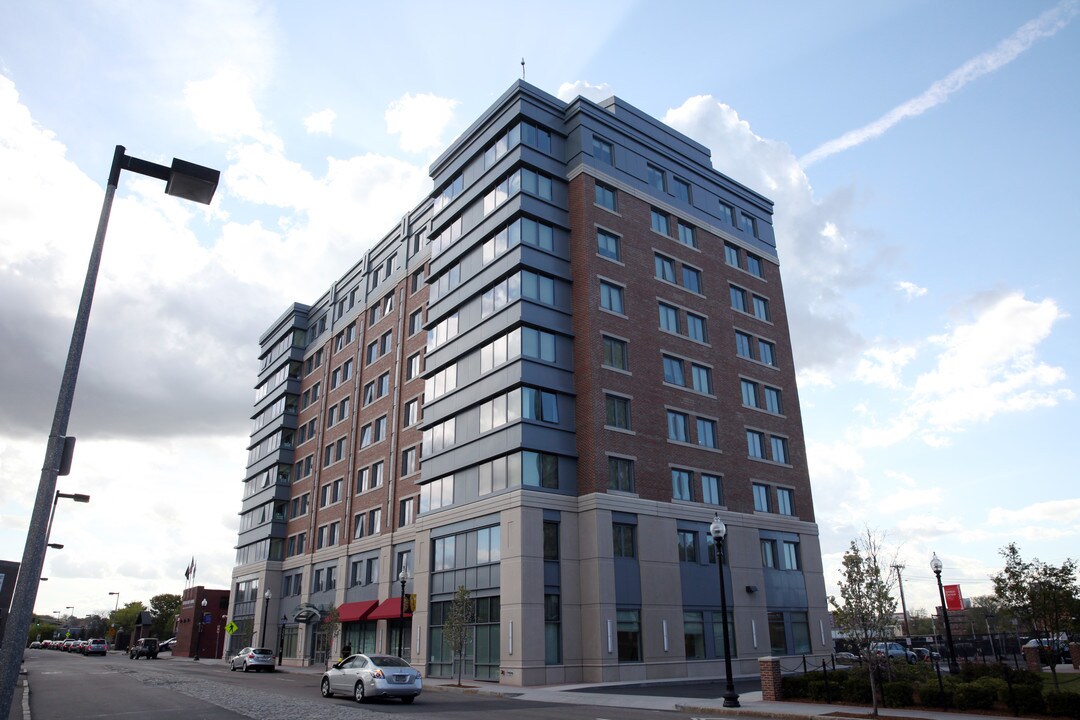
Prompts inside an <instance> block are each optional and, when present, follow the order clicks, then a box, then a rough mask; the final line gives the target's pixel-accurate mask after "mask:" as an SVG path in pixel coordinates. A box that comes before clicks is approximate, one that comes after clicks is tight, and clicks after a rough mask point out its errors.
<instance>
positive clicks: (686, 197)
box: [671, 178, 691, 202]
mask: <svg viewBox="0 0 1080 720" xmlns="http://www.w3.org/2000/svg"><path fill="white" fill-rule="evenodd" d="M671 190H672V192H673V193H674V195H675V197H677V198H679V199H680V200H683V201H685V202H690V201H691V200H690V183H688V182H686V181H685V180H683V179H682V178H672V179H671Z"/></svg>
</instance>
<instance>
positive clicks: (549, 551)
mask: <svg viewBox="0 0 1080 720" xmlns="http://www.w3.org/2000/svg"><path fill="white" fill-rule="evenodd" d="M544 559H545V560H558V559H559V523H557V522H544Z"/></svg>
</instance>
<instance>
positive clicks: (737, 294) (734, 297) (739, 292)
mask: <svg viewBox="0 0 1080 720" xmlns="http://www.w3.org/2000/svg"><path fill="white" fill-rule="evenodd" d="M731 307H732V308H734V309H735V310H738V311H739V312H746V311H747V310H746V308H747V305H746V291H745V290H743V289H742V288H738V287H735V286H734V285H732V286H731Z"/></svg>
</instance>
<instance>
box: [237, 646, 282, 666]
mask: <svg viewBox="0 0 1080 720" xmlns="http://www.w3.org/2000/svg"><path fill="white" fill-rule="evenodd" d="M237 668H240V669H241V670H243V671H244V672H247V671H248V670H258V671H260V672H261V671H263V670H269V671H270V672H274V651H273V650H270V649H269V648H255V647H246V648H244V649H243V650H241V651H240V652H238V653H236V654H235V655H233V656H232V657H231V658H229V670H230V671H232V670H236V669H237Z"/></svg>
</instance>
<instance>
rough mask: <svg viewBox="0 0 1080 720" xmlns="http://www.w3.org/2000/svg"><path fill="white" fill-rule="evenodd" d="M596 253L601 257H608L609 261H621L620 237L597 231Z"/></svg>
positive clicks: (604, 231)
mask: <svg viewBox="0 0 1080 720" xmlns="http://www.w3.org/2000/svg"><path fill="white" fill-rule="evenodd" d="M596 252H597V253H598V254H599V255H600V257H606V258H608V259H609V260H615V261H619V260H621V252H620V248H619V236H618V235H614V234H612V233H609V232H607V231H606V230H597V231H596Z"/></svg>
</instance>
